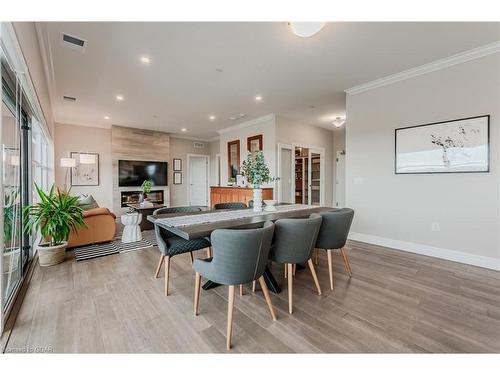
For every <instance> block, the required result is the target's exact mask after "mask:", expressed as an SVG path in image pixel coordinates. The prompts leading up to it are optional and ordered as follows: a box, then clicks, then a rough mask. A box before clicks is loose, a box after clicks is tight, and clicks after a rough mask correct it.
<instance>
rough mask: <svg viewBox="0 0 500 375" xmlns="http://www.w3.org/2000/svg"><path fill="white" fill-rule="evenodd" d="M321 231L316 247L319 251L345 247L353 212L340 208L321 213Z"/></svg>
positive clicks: (349, 209)
mask: <svg viewBox="0 0 500 375" xmlns="http://www.w3.org/2000/svg"><path fill="white" fill-rule="evenodd" d="M321 217H322V218H323V222H322V223H321V229H320V230H319V234H318V239H317V240H316V247H317V248H319V249H340V248H342V247H344V246H345V243H346V242H347V236H348V235H349V229H350V228H351V223H352V219H353V218H354V210H353V209H351V208H342V209H340V210H336V211H330V212H322V213H321Z"/></svg>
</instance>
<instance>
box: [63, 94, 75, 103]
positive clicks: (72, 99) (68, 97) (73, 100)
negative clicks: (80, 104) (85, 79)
mask: <svg viewBox="0 0 500 375" xmlns="http://www.w3.org/2000/svg"><path fill="white" fill-rule="evenodd" d="M63 99H64V100H66V101H67V102H72V103H74V102H76V98H73V97H72V96H66V95H64V96H63Z"/></svg>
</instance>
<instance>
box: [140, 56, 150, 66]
mask: <svg viewBox="0 0 500 375" xmlns="http://www.w3.org/2000/svg"><path fill="white" fill-rule="evenodd" d="M141 62H142V63H143V64H149V63H150V62H151V59H150V58H149V57H147V56H141Z"/></svg>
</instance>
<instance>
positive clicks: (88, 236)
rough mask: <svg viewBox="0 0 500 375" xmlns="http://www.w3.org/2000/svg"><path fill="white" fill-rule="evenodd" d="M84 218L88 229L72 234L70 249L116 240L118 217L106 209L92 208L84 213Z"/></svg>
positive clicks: (84, 228) (81, 229)
mask: <svg viewBox="0 0 500 375" xmlns="http://www.w3.org/2000/svg"><path fill="white" fill-rule="evenodd" d="M83 218H84V220H85V224H86V226H87V227H82V228H80V229H78V231H77V232H76V233H75V232H73V231H72V232H71V234H70V236H69V241H68V242H69V243H68V247H77V246H83V245H90V244H95V243H100V242H109V241H113V240H114V239H115V232H116V221H115V220H116V216H115V214H113V213H112V212H111V211H110V210H108V209H107V208H104V207H99V208H92V209H90V210H86V211H83Z"/></svg>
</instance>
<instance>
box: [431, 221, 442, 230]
mask: <svg viewBox="0 0 500 375" xmlns="http://www.w3.org/2000/svg"><path fill="white" fill-rule="evenodd" d="M440 230H441V229H440V228H439V223H438V222H437V221H434V222H433V223H432V231H433V232H439V231H440Z"/></svg>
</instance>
